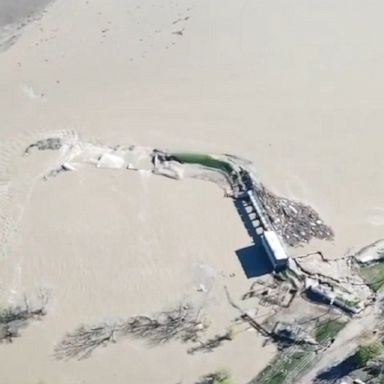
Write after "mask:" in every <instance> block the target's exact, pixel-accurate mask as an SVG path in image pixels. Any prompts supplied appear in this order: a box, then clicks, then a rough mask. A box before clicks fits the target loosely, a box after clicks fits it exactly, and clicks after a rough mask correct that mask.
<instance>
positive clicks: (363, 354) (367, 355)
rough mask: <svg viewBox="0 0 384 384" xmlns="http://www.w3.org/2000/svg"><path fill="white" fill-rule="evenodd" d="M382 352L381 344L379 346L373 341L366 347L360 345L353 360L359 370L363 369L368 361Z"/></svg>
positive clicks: (383, 349)
mask: <svg viewBox="0 0 384 384" xmlns="http://www.w3.org/2000/svg"><path fill="white" fill-rule="evenodd" d="M383 351H384V347H383V344H381V343H380V342H379V341H375V342H373V343H371V344H368V345H361V346H360V347H359V349H358V350H357V351H356V353H355V355H354V359H355V361H356V363H357V365H358V366H359V368H363V367H365V366H366V365H367V363H368V361H370V360H372V359H374V358H375V357H377V356H379V355H381V354H382V353H383Z"/></svg>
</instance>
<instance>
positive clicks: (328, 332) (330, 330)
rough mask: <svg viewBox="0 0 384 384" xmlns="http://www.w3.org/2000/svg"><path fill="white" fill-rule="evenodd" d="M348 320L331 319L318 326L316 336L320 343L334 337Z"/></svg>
mask: <svg viewBox="0 0 384 384" xmlns="http://www.w3.org/2000/svg"><path fill="white" fill-rule="evenodd" d="M345 324H346V322H344V321H340V320H332V319H329V320H327V321H326V322H324V323H322V324H320V325H319V326H318V327H317V328H316V333H315V338H316V340H317V341H318V342H319V343H322V342H324V341H327V340H330V339H333V338H334V337H335V336H336V335H337V334H338V333H339V332H340V331H341V330H342V329H343V328H344V327H345Z"/></svg>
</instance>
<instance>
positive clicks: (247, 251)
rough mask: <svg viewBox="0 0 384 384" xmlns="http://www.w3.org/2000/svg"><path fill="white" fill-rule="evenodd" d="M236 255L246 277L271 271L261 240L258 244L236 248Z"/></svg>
mask: <svg viewBox="0 0 384 384" xmlns="http://www.w3.org/2000/svg"><path fill="white" fill-rule="evenodd" d="M236 255H237V257H238V258H239V261H240V264H241V266H242V267H243V270H244V273H245V275H246V276H247V278H248V279H250V278H252V277H258V276H263V275H266V274H268V273H272V271H273V268H272V264H271V262H270V261H269V259H268V256H267V254H266V253H265V250H264V248H263V246H262V245H261V241H260V242H259V243H258V244H254V245H251V246H249V247H246V248H242V249H238V250H237V251H236Z"/></svg>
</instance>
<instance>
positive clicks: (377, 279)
mask: <svg viewBox="0 0 384 384" xmlns="http://www.w3.org/2000/svg"><path fill="white" fill-rule="evenodd" d="M360 273H361V276H362V277H363V279H364V280H365V281H366V283H367V284H368V285H369V286H370V287H371V289H373V290H374V291H375V292H377V291H378V290H379V289H381V288H382V286H383V285H384V263H377V264H373V265H368V266H366V267H361V268H360Z"/></svg>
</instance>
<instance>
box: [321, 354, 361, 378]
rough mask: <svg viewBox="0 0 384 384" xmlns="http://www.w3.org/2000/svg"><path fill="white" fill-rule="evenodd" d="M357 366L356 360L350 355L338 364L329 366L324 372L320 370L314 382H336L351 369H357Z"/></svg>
mask: <svg viewBox="0 0 384 384" xmlns="http://www.w3.org/2000/svg"><path fill="white" fill-rule="evenodd" d="M357 368H358V366H357V364H356V360H355V357H354V356H350V357H348V358H347V359H345V360H343V361H342V362H340V363H339V364H337V365H335V366H333V367H331V368H330V369H328V370H327V371H325V372H321V373H320V374H319V375H318V376H317V377H316V381H315V382H316V383H324V382H327V383H328V382H330V383H334V382H338V380H339V379H341V378H342V377H345V376H346V375H348V374H350V373H351V372H352V371H354V370H355V369H357Z"/></svg>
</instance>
